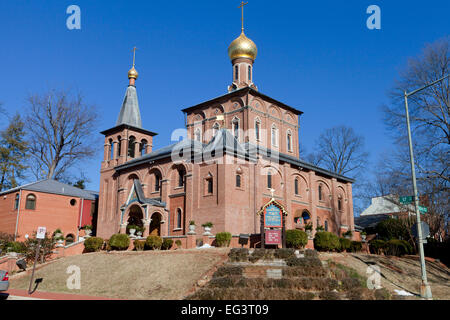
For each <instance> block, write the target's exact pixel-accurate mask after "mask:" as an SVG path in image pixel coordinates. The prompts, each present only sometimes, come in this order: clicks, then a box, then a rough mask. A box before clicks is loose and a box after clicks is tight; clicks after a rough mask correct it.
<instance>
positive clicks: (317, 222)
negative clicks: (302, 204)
mask: <svg viewBox="0 0 450 320" xmlns="http://www.w3.org/2000/svg"><path fill="white" fill-rule="evenodd" d="M317 227H320V219H319V217H317V221H316V228H317Z"/></svg>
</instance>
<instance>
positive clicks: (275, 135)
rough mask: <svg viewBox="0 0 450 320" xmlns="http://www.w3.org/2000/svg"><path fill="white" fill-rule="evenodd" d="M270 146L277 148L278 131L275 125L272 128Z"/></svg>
mask: <svg viewBox="0 0 450 320" xmlns="http://www.w3.org/2000/svg"><path fill="white" fill-rule="evenodd" d="M271 132H272V146H273V147H276V146H278V129H277V127H276V126H275V125H273V126H272V131H271Z"/></svg>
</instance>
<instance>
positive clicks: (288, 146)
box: [286, 131, 292, 151]
mask: <svg viewBox="0 0 450 320" xmlns="http://www.w3.org/2000/svg"><path fill="white" fill-rule="evenodd" d="M286 142H287V149H288V151H292V134H291V132H290V131H288V133H287V141H286Z"/></svg>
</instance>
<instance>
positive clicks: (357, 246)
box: [350, 241, 362, 252]
mask: <svg viewBox="0 0 450 320" xmlns="http://www.w3.org/2000/svg"><path fill="white" fill-rule="evenodd" d="M361 250H362V242H360V241H352V243H351V245H350V251H351V252H359V251H361Z"/></svg>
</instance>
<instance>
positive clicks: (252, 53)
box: [228, 1, 258, 60]
mask: <svg viewBox="0 0 450 320" xmlns="http://www.w3.org/2000/svg"><path fill="white" fill-rule="evenodd" d="M246 4H248V2H244V1H242V2H241V5H240V6H239V7H238V8H241V9H242V18H241V20H242V32H241V35H240V36H239V37H237V38H236V39H234V40H233V42H231V44H230V46H229V47H228V56H229V57H230V59H231V60H234V59H237V58H248V59H252V60H255V59H256V55H257V54H258V49H257V48H256V44H255V43H254V42H253V41H252V40H250V39H249V38H247V36H246V35H245V33H244V6H245V5H246Z"/></svg>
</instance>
